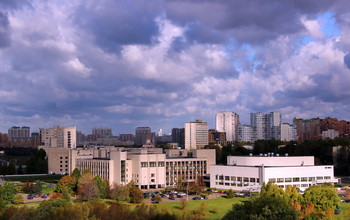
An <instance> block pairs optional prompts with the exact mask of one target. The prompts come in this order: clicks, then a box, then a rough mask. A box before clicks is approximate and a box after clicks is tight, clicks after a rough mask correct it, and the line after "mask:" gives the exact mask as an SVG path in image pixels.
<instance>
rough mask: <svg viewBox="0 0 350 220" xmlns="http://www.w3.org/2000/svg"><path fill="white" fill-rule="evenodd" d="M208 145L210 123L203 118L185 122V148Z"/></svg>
mask: <svg viewBox="0 0 350 220" xmlns="http://www.w3.org/2000/svg"><path fill="white" fill-rule="evenodd" d="M205 145H208V123H207V122H204V121H203V120H196V121H195V122H186V123H185V149H197V148H203V147H204V146H205Z"/></svg>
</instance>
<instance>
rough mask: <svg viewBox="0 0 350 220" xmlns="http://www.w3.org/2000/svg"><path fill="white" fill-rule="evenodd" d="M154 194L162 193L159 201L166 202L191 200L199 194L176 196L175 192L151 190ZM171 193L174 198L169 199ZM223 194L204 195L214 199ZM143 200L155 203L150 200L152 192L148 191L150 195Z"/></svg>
mask: <svg viewBox="0 0 350 220" xmlns="http://www.w3.org/2000/svg"><path fill="white" fill-rule="evenodd" d="M153 193H154V195H157V194H160V195H162V200H161V202H160V203H168V202H180V201H183V200H188V201H190V200H193V198H194V197H200V196H199V195H184V196H182V197H180V198H179V197H178V196H177V193H168V194H166V193H160V192H153ZM171 195H172V196H173V198H174V199H169V198H170V197H171ZM224 195H225V194H223V193H212V194H210V195H206V197H207V198H206V199H214V198H217V197H219V196H224ZM202 199H203V200H204V199H205V198H203V197H202V198H199V199H197V200H202ZM144 201H145V202H147V203H155V202H154V201H152V192H150V195H149V197H148V198H145V200H144Z"/></svg>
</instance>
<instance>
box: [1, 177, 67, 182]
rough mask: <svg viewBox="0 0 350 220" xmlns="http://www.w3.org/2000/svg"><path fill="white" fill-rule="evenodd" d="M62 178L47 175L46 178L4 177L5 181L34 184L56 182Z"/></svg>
mask: <svg viewBox="0 0 350 220" xmlns="http://www.w3.org/2000/svg"><path fill="white" fill-rule="evenodd" d="M61 178H62V176H60V175H47V176H18V177H17V176H15V177H4V180H5V181H20V182H35V181H37V180H40V181H43V182H51V183H56V182H58V181H59V180H60V179H61Z"/></svg>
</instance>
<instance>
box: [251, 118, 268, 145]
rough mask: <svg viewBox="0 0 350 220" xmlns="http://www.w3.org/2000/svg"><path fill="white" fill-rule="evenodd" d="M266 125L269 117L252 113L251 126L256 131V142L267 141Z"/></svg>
mask: <svg viewBox="0 0 350 220" xmlns="http://www.w3.org/2000/svg"><path fill="white" fill-rule="evenodd" d="M266 123H267V115H265V114H264V113H261V112H257V113H250V125H251V126H252V127H253V129H254V132H255V139H256V140H265V139H266Z"/></svg>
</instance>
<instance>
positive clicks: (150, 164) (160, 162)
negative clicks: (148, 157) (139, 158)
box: [141, 161, 165, 167]
mask: <svg viewBox="0 0 350 220" xmlns="http://www.w3.org/2000/svg"><path fill="white" fill-rule="evenodd" d="M148 166H149V167H157V162H141V167H148ZM164 166H165V163H164V161H159V162H158V167H164Z"/></svg>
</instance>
